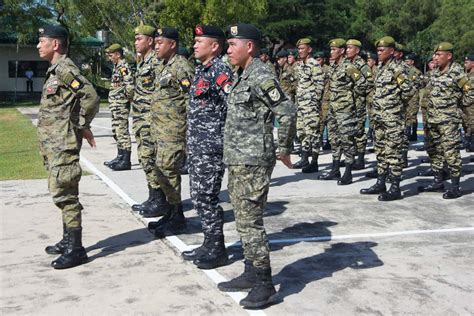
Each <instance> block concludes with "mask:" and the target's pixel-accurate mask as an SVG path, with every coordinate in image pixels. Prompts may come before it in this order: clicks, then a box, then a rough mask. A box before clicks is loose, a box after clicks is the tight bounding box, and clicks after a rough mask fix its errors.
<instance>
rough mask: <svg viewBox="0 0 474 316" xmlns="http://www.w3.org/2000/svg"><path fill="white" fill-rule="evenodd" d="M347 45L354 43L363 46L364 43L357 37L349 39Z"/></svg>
mask: <svg viewBox="0 0 474 316" xmlns="http://www.w3.org/2000/svg"><path fill="white" fill-rule="evenodd" d="M346 45H347V46H349V45H352V46H357V47H362V43H361V42H360V41H359V40H356V39H350V40H347V42H346Z"/></svg>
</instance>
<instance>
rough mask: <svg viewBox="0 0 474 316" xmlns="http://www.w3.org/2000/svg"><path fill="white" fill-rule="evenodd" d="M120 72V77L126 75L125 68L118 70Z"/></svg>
mask: <svg viewBox="0 0 474 316" xmlns="http://www.w3.org/2000/svg"><path fill="white" fill-rule="evenodd" d="M120 72H121V73H122V76H125V75H127V73H128V71H127V68H125V67H123V68H120Z"/></svg>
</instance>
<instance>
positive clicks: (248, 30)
mask: <svg viewBox="0 0 474 316" xmlns="http://www.w3.org/2000/svg"><path fill="white" fill-rule="evenodd" d="M225 33H226V38H227V39H231V38H238V39H249V40H254V41H261V40H262V33H261V32H260V30H259V29H258V28H257V27H255V26H254V25H252V24H245V23H237V24H233V25H230V26H228V27H227V30H226V32H225Z"/></svg>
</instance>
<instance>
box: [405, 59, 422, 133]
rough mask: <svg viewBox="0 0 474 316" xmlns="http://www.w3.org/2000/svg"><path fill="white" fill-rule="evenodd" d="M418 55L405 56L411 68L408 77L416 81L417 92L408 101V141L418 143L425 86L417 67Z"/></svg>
mask: <svg viewBox="0 0 474 316" xmlns="http://www.w3.org/2000/svg"><path fill="white" fill-rule="evenodd" d="M416 57H417V56H416V54H415V53H410V54H407V55H406V56H405V64H407V65H408V67H409V69H410V70H409V73H408V77H409V78H410V79H411V80H413V81H414V83H415V88H416V92H415V95H414V96H413V97H412V98H411V99H410V100H409V101H408V107H407V110H406V126H407V130H408V140H409V141H416V140H417V139H418V135H417V130H418V121H417V115H418V109H419V108H420V89H421V88H422V86H423V75H422V73H421V71H420V70H419V69H418V68H416V67H415V60H416Z"/></svg>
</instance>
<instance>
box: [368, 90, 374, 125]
mask: <svg viewBox="0 0 474 316" xmlns="http://www.w3.org/2000/svg"><path fill="white" fill-rule="evenodd" d="M373 96H374V91H373V90H371V91H370V92H369V94H368V95H367V102H366V105H367V115H368V117H369V128H372V129H373V128H374V105H373V102H372V101H373Z"/></svg>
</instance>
